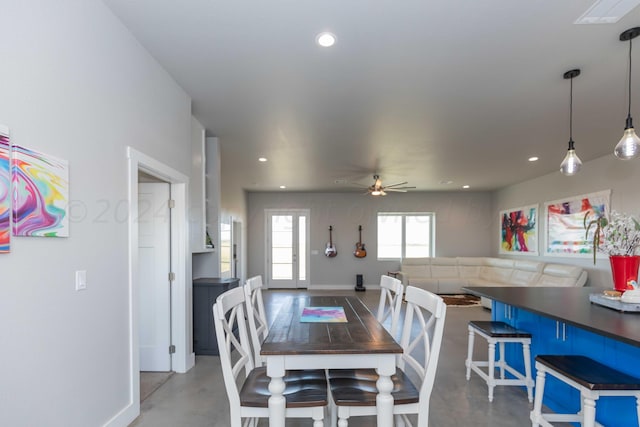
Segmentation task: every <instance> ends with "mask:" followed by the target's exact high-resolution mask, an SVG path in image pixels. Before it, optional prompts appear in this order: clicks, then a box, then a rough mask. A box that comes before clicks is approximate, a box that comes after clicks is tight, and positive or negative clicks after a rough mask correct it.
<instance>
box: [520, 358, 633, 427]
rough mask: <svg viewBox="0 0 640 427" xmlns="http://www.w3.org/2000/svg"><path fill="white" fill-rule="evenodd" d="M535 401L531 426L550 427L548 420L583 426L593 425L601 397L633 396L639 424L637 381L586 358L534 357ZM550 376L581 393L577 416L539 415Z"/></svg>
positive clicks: (590, 426) (594, 424)
mask: <svg viewBox="0 0 640 427" xmlns="http://www.w3.org/2000/svg"><path fill="white" fill-rule="evenodd" d="M536 369H537V370H538V374H537V375H536V400H535V403H534V404H533V411H531V417H530V418H531V426H532V427H536V426H545V427H553V425H552V424H551V423H550V421H559V422H575V421H578V422H580V423H581V425H582V427H593V426H596V425H597V426H599V425H600V424H599V423H596V401H597V400H598V399H599V398H600V396H633V397H635V398H636V410H637V414H638V420H639V422H640V379H638V378H635V377H632V376H631V375H627V374H625V373H622V372H620V371H616V370H615V369H613V368H610V367H608V366H606V365H603V364H602V363H599V362H596V361H595V360H593V359H590V358H588V357H585V356H557V355H554V356H548V355H542V356H537V357H536ZM547 373H549V374H551V375H553V376H554V377H556V378H558V379H559V380H560V381H564V382H565V383H567V384H569V385H570V386H572V387H574V388H576V389H577V390H578V391H580V407H581V410H580V412H578V413H577V414H556V413H542V400H543V397H544V383H545V378H546V374H547Z"/></svg>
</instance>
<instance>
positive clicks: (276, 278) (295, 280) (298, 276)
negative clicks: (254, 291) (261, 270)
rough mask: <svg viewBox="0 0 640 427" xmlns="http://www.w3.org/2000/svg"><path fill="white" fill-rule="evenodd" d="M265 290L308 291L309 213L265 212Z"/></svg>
mask: <svg viewBox="0 0 640 427" xmlns="http://www.w3.org/2000/svg"><path fill="white" fill-rule="evenodd" d="M265 218H266V222H267V224H266V227H265V229H266V230H267V233H266V238H267V241H266V248H267V256H266V260H267V265H266V269H265V271H266V272H267V283H268V287H269V288H287V289H296V288H308V287H309V210H308V209H295V210H271V209H267V210H266V215H265Z"/></svg>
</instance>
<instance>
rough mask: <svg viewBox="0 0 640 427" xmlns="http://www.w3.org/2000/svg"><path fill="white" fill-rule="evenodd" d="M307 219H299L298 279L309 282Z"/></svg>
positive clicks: (302, 217)
mask: <svg viewBox="0 0 640 427" xmlns="http://www.w3.org/2000/svg"><path fill="white" fill-rule="evenodd" d="M306 230H307V218H306V217H304V216H301V217H299V218H298V279H300V280H307V233H306Z"/></svg>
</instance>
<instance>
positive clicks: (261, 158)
mask: <svg viewBox="0 0 640 427" xmlns="http://www.w3.org/2000/svg"><path fill="white" fill-rule="evenodd" d="M258 161H259V162H266V161H267V158H266V157H260V158H259V159H258Z"/></svg>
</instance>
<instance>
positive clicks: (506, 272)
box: [398, 257, 587, 308]
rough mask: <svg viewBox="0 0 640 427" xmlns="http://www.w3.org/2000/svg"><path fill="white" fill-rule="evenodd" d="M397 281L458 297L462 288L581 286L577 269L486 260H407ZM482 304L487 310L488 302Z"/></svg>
mask: <svg viewBox="0 0 640 427" xmlns="http://www.w3.org/2000/svg"><path fill="white" fill-rule="evenodd" d="M398 278H399V279H401V280H402V283H403V284H404V285H405V286H407V285H411V286H416V287H419V288H423V289H426V290H428V291H431V292H434V293H436V294H459V293H462V288H463V287H465V286H565V287H571V286H578V287H579V286H584V284H585V283H586V281H587V272H586V271H585V270H584V269H583V268H581V267H578V266H575V265H567V264H553V263H545V262H539V261H526V260H517V259H515V260H514V259H506V258H488V257H435V258H407V259H405V260H403V261H402V263H401V267H400V272H399V274H398ZM482 304H483V305H484V306H485V307H488V308H490V307H491V302H490V301H489V300H485V299H483V301H482Z"/></svg>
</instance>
